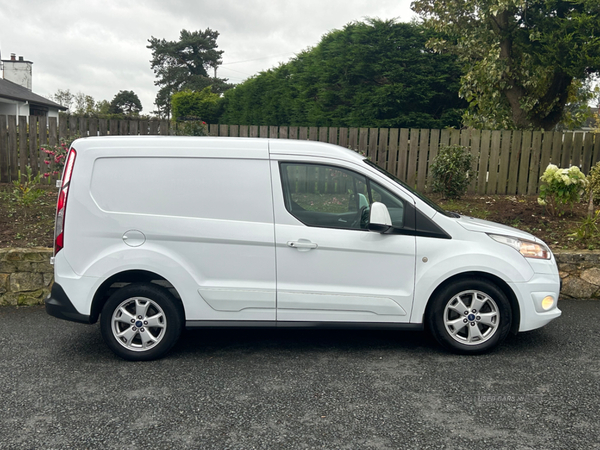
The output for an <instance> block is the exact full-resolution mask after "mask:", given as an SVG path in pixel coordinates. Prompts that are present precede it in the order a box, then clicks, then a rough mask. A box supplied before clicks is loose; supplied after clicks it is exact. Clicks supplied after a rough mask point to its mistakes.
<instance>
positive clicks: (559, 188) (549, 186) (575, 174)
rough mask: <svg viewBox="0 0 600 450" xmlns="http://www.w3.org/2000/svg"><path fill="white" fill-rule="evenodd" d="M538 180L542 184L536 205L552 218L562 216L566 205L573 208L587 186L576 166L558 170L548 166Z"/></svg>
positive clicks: (550, 165)
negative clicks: (540, 206)
mask: <svg viewBox="0 0 600 450" xmlns="http://www.w3.org/2000/svg"><path fill="white" fill-rule="evenodd" d="M540 180H541V181H542V182H543V184H542V185H541V186H540V196H539V198H538V203H539V204H540V205H543V206H545V207H546V210H547V211H548V213H549V214H551V215H553V216H556V215H559V216H561V215H563V214H564V207H565V206H567V205H569V206H570V207H571V208H573V205H574V204H575V202H577V201H579V199H580V198H581V194H583V191H584V189H585V187H586V186H587V180H586V179H585V175H583V173H581V171H580V170H579V167H576V166H571V167H569V168H568V169H559V168H558V167H557V166H555V165H554V164H549V165H548V167H547V168H546V170H545V171H544V174H543V175H542V176H541V177H540Z"/></svg>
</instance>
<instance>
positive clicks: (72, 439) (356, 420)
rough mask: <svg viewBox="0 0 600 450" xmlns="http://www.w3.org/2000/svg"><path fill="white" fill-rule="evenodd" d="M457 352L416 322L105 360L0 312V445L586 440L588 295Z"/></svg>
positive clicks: (249, 333)
mask: <svg viewBox="0 0 600 450" xmlns="http://www.w3.org/2000/svg"><path fill="white" fill-rule="evenodd" d="M559 306H560V307H561V309H562V310H563V316H562V317H561V318H559V319H558V320H556V321H554V322H553V323H551V324H550V325H548V326H547V327H545V328H543V329H541V330H536V331H533V332H529V333H526V334H522V335H519V336H516V337H511V338H509V340H508V341H507V342H505V343H504V345H502V346H501V347H500V349H498V351H496V352H494V353H492V354H489V355H484V356H476V357H468V356H457V355H453V354H449V353H446V352H444V351H443V350H441V349H440V348H439V347H438V346H437V344H435V343H434V342H433V340H432V339H431V338H429V337H428V336H427V335H426V334H425V333H418V332H417V333H408V332H395V331H339V330H337V331H314V330H249V329H246V330H236V331H232V330H204V331H194V332H187V333H185V334H184V335H183V337H182V339H181V341H180V342H179V344H178V345H177V346H176V347H175V348H174V349H173V351H172V352H171V353H170V354H169V355H168V357H167V358H165V359H163V360H160V361H155V362H149V363H131V362H126V361H122V360H120V359H118V358H117V357H115V356H113V354H112V353H111V352H110V351H109V350H108V349H107V348H106V347H105V346H104V343H103V342H102V340H101V337H100V331H99V328H98V326H97V325H94V326H86V325H80V324H75V323H70V322H65V321H61V320H58V319H54V318H52V317H49V316H47V315H46V314H45V312H44V310H43V308H41V307H32V308H19V309H16V308H12V307H2V308H0V448H2V449H38V448H39V449H42V448H43V449H67V448H77V449H81V448H117V449H141V448H155V449H156V448H174V449H180V448H214V449H224V448H232V449H233V448H235V449H252V448H260V449H276V448H285V449H289V448H328V449H332V448H336V449H338V448H339V449H343V448H348V449H359V448H360V449H370V448H374V449H398V448H413V449H421V448H423V449H424V448H436V449H438V448H445V449H461V448H473V449H475V448H511V449H525V448H545V449H553V448H556V449H565V448H573V449H592V448H597V449H600V421H599V419H598V408H599V406H598V405H600V362H599V355H600V327H599V325H598V324H599V323H600V302H598V301H575V300H565V301H562V302H560V304H559Z"/></svg>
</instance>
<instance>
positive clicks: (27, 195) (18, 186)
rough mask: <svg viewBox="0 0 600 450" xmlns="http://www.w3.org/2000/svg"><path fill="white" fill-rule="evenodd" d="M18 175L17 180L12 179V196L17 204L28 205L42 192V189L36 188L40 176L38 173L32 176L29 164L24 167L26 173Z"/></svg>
mask: <svg viewBox="0 0 600 450" xmlns="http://www.w3.org/2000/svg"><path fill="white" fill-rule="evenodd" d="M19 175H20V176H19V180H15V181H13V190H12V198H13V200H14V201H16V202H17V203H18V204H19V205H21V206H25V207H28V206H30V205H31V204H32V203H33V202H35V201H36V200H37V199H38V198H40V197H41V196H42V195H43V194H44V190H43V189H40V188H36V186H37V185H39V184H40V179H41V176H40V174H39V173H38V174H37V175H36V176H35V177H34V176H33V171H32V170H31V166H27V167H26V173H21V174H19Z"/></svg>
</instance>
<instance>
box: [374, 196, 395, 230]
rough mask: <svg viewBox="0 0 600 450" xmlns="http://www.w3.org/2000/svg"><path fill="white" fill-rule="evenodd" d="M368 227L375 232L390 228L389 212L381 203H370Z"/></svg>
mask: <svg viewBox="0 0 600 450" xmlns="http://www.w3.org/2000/svg"><path fill="white" fill-rule="evenodd" d="M368 228H369V230H370V231H375V232H377V233H385V232H386V231H388V230H389V229H390V228H392V218H391V217H390V212H389V211H388V209H387V206H385V205H384V204H383V203H379V202H373V204H372V205H371V212H370V214H369V226H368Z"/></svg>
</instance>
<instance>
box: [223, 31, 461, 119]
mask: <svg viewBox="0 0 600 450" xmlns="http://www.w3.org/2000/svg"><path fill="white" fill-rule="evenodd" d="M432 36H433V33H432V32H430V31H427V30H425V29H424V28H423V27H422V26H420V25H418V24H415V23H413V24H409V23H395V22H394V21H383V20H377V19H372V20H368V21H366V22H353V23H350V24H348V25H346V26H345V27H344V28H343V29H342V30H335V31H332V32H330V33H328V34H326V35H325V36H324V37H323V39H322V40H321V42H320V43H319V44H318V45H317V46H316V47H314V48H312V49H308V50H306V51H303V52H301V53H300V54H298V55H297V56H296V57H295V58H293V59H292V60H291V61H290V62H288V63H287V64H282V65H280V66H279V67H277V68H275V69H271V70H268V71H265V72H261V73H260V74H258V75H256V76H255V77H252V78H250V79H248V80H247V81H245V82H244V83H242V84H240V85H238V86H236V87H235V88H234V89H232V90H229V91H227V92H226V93H225V95H224V98H223V99H222V103H223V105H222V110H223V114H222V116H221V119H220V121H221V123H231V124H236V123H239V124H254V125H303V126H349V127H424V128H443V127H447V126H455V127H456V126H460V124H461V116H462V114H463V112H464V108H465V107H466V102H464V100H461V99H460V98H459V97H458V90H459V80H460V76H461V72H460V69H459V67H458V66H457V64H456V63H455V61H454V58H453V57H452V56H450V55H440V54H436V53H435V52H434V51H432V50H431V49H428V48H427V47H426V45H425V44H426V42H427V40H428V39H429V38H431V37H432Z"/></svg>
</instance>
